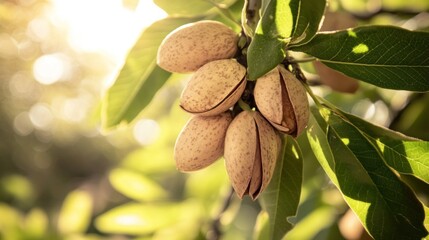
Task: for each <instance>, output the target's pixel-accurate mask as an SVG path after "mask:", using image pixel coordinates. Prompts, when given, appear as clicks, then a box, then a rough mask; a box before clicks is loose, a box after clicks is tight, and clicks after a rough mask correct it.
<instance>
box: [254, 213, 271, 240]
mask: <svg viewBox="0 0 429 240" xmlns="http://www.w3.org/2000/svg"><path fill="white" fill-rule="evenodd" d="M269 223H270V222H269V216H268V213H267V212H265V211H261V212H260V213H259V214H258V217H257V218H256V224H255V229H254V232H253V240H265V239H270V224H269Z"/></svg>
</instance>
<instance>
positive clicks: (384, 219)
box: [312, 108, 427, 239]
mask: <svg viewBox="0 0 429 240" xmlns="http://www.w3.org/2000/svg"><path fill="white" fill-rule="evenodd" d="M321 114H322V115H323V117H324V118H325V121H327V123H328V124H329V126H328V130H327V132H326V134H327V140H328V143H329V145H330V149H331V151H332V155H330V156H329V158H330V159H331V160H333V164H330V165H329V167H330V168H331V169H330V170H329V171H328V172H330V173H334V174H335V178H333V179H332V178H331V180H332V181H333V182H334V184H336V185H337V187H338V188H339V189H340V191H341V192H342V193H343V195H344V198H345V200H346V201H347V203H348V204H349V206H350V207H351V208H352V210H353V211H354V212H355V213H356V215H357V216H358V217H359V218H360V220H361V222H362V223H363V225H364V227H365V228H366V229H367V231H368V232H369V233H370V234H371V235H372V236H373V237H374V238H375V239H394V238H396V239H397V238H399V239H420V238H422V237H423V236H425V235H426V234H427V232H426V230H425V229H424V226H423V220H424V212H423V208H422V205H421V203H420V202H419V201H418V200H417V198H416V197H415V195H414V193H413V192H412V191H411V190H410V189H409V188H408V187H407V186H406V185H405V184H404V183H403V182H401V181H400V180H399V179H398V177H397V176H396V175H395V174H394V173H393V172H392V171H391V170H390V168H389V167H388V166H386V165H385V164H384V161H383V158H382V155H380V153H379V152H378V151H377V150H376V148H375V147H374V146H373V145H372V144H371V143H370V142H369V141H368V139H366V138H365V136H364V135H362V134H361V133H360V132H359V130H358V129H356V128H355V127H354V126H353V125H351V124H349V123H348V122H346V121H344V120H343V119H342V118H341V117H340V116H338V115H336V114H335V113H334V112H331V111H329V110H328V109H326V108H324V109H321ZM313 146H314V144H313V145H312V147H313ZM316 148H317V146H316ZM319 161H322V162H324V161H325V160H324V159H323V158H321V159H319ZM325 166H326V164H325Z"/></svg>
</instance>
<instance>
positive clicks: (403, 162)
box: [341, 112, 429, 183]
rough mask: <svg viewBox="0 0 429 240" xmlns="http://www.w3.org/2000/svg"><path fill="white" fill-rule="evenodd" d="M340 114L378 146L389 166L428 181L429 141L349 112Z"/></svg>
mask: <svg viewBox="0 0 429 240" xmlns="http://www.w3.org/2000/svg"><path fill="white" fill-rule="evenodd" d="M341 114H342V115H343V116H344V117H345V118H347V120H349V121H350V122H351V123H352V124H353V125H354V126H355V127H356V128H357V129H359V131H360V133H361V134H363V135H364V136H365V137H366V138H368V139H370V140H371V141H372V142H373V143H374V144H375V145H376V146H377V147H378V149H379V151H380V152H381V153H382V154H383V158H384V160H385V161H386V163H387V164H388V165H389V166H390V167H392V168H393V169H395V170H396V171H398V172H400V173H403V174H410V175H414V176H416V177H418V178H420V179H422V180H423V181H425V182H426V183H429V142H426V141H420V140H418V139H414V138H410V137H408V136H405V135H403V134H401V133H398V132H395V131H392V130H390V129H387V128H384V127H380V126H376V125H373V124H372V123H369V122H367V121H365V120H363V119H361V118H359V117H356V116H353V115H351V114H347V113H344V112H341Z"/></svg>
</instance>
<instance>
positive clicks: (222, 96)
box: [179, 59, 246, 116]
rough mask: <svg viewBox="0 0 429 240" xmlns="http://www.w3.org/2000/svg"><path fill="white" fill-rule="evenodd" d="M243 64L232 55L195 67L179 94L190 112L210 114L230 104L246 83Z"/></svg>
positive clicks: (182, 104) (223, 110) (234, 101)
mask: <svg viewBox="0 0 429 240" xmlns="http://www.w3.org/2000/svg"><path fill="white" fill-rule="evenodd" d="M245 75H246V68H245V67H244V66H242V65H241V64H240V63H238V62H237V61H236V60H234V59H223V60H216V61H213V62H209V63H207V64H206V65H204V66H202V67H201V68H200V69H198V71H196V72H195V73H194V74H193V76H192V78H191V79H190V80H189V82H188V84H187V85H186V87H185V89H184V90H183V92H182V95H181V97H180V103H179V105H180V107H181V108H182V109H183V110H185V111H187V112H189V113H192V114H196V115H202V116H214V115H217V114H219V113H222V112H225V111H226V110H228V109H229V108H230V107H232V106H233V105H234V104H235V103H236V102H237V101H238V99H239V98H240V97H241V95H242V94H243V91H244V89H245V87H246V79H245Z"/></svg>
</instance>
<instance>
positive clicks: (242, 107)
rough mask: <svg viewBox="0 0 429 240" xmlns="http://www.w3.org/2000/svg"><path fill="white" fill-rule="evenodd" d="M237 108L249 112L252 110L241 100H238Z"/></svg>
mask: <svg viewBox="0 0 429 240" xmlns="http://www.w3.org/2000/svg"><path fill="white" fill-rule="evenodd" d="M238 106H240V108H241V109H243V111H250V110H252V109H251V108H250V106H249V104H247V103H245V102H244V101H243V100H242V99H239V100H238Z"/></svg>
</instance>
